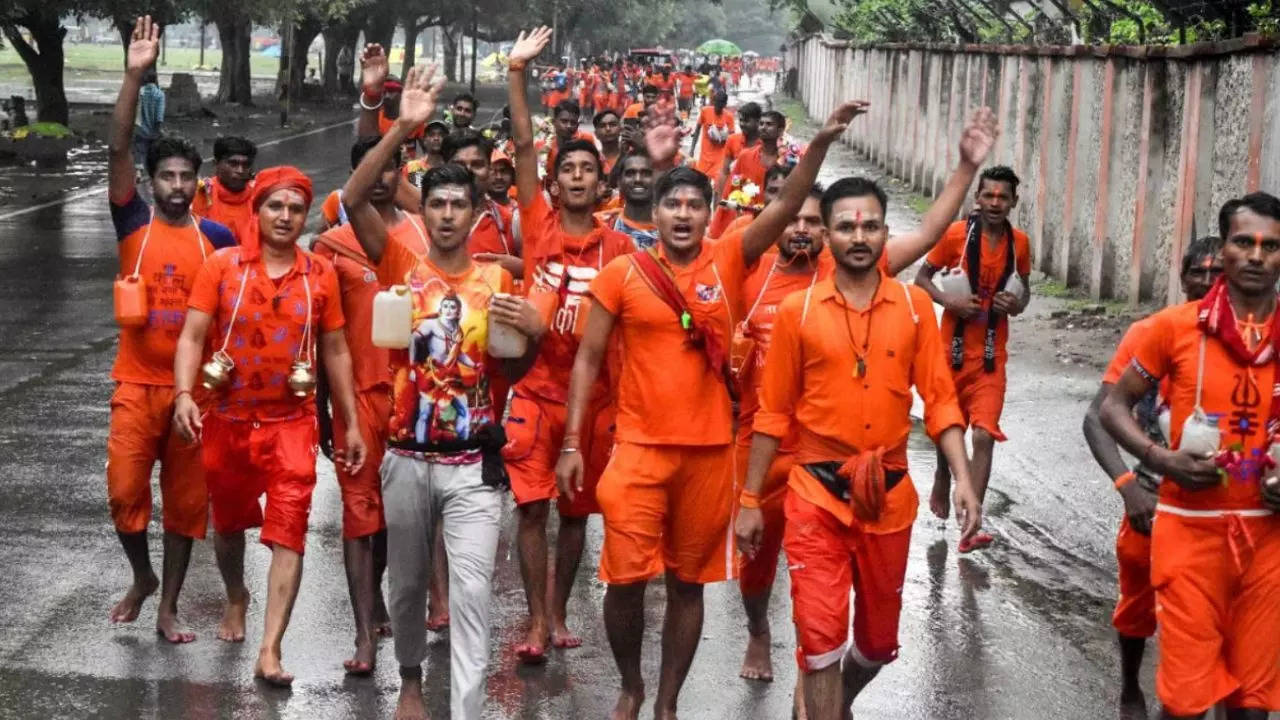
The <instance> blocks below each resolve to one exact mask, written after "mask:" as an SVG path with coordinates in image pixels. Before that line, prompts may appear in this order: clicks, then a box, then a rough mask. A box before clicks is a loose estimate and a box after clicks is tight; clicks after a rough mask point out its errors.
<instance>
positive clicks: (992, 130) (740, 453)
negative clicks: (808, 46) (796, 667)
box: [725, 108, 997, 681]
mask: <svg viewBox="0 0 1280 720" xmlns="http://www.w3.org/2000/svg"><path fill="white" fill-rule="evenodd" d="M996 135H997V131H996V127H995V118H994V116H993V115H992V114H991V112H990V110H987V109H985V108H984V109H982V110H979V111H978V112H977V113H975V115H974V117H973V120H972V121H971V122H970V124H969V126H968V127H967V128H965V132H964V135H963V136H962V138H961V141H960V164H959V166H957V167H956V169H955V171H954V172H952V173H951V177H950V178H948V180H947V184H946V186H945V187H944V188H943V190H942V193H941V194H940V195H939V196H938V200H937V202H935V203H934V204H933V206H932V207H930V208H929V211H928V212H926V213H925V214H924V216H923V217H922V218H921V220H920V228H919V229H918V230H916V231H914V232H911V233H907V234H904V235H898V236H895V237H892V238H890V239H889V241H888V244H887V245H886V246H885V249H884V252H883V253H882V254H881V255H880V265H881V266H882V267H883V268H884V270H885V273H886V274H887V275H888V276H889V277H893V276H895V275H897V274H898V273H900V272H902V271H903V270H905V269H906V268H908V267H910V266H911V265H912V264H913V263H915V261H917V260H919V259H920V258H921V257H922V256H924V254H925V253H926V252H928V251H929V250H930V249H931V248H932V247H933V246H934V244H935V243H937V242H938V239H939V238H940V237H942V233H943V232H944V231H945V230H946V229H947V227H948V226H949V225H950V224H951V219H952V218H954V217H955V216H956V213H957V212H958V211H959V210H960V204H961V203H962V202H964V199H965V196H966V194H967V193H968V190H969V184H970V183H972V182H973V178H974V176H975V175H976V174H977V172H978V168H979V167H981V165H982V163H983V161H984V160H985V159H986V156H987V154H988V153H989V152H990V151H991V148H992V147H994V145H995V140H996ZM781 169H782V166H775V168H773V169H771V170H770V173H771V174H774V170H781ZM788 174H789V171H788V172H780V173H777V176H778V177H780V178H784V179H785V178H786V176H787V175H788ZM773 184H774V183H773V182H772V180H771V181H770V182H769V183H767V184H766V194H767V195H770V202H772V201H773V199H774V198H776V196H777V192H778V191H780V190H781V187H782V180H779V181H778V182H777V190H775V192H774V193H772V194H770V193H769V192H768V190H767V188H768V187H769V186H770V185H773ZM821 198H822V190H821V188H818V187H816V186H815V187H813V188H812V189H811V190H810V191H809V197H808V198H806V199H805V201H804V204H803V205H801V206H800V212H798V213H796V214H795V215H794V216H792V218H791V220H790V222H789V223H788V224H787V226H786V229H784V230H783V232H782V234H781V235H779V236H778V241H777V243H776V247H777V253H776V254H773V253H770V254H769V255H766V256H765V262H762V263H760V266H759V267H758V268H756V271H755V272H753V273H752V274H751V276H750V277H749V278H748V279H747V283H746V287H745V288H744V289H743V298H744V299H745V300H746V302H747V303H748V305H747V312H746V315H745V317H743V319H742V321H741V322H740V323H739V324H738V327H737V329H736V335H735V340H734V347H735V349H736V350H737V352H735V358H734V372H735V375H736V376H737V379H738V382H739V383H740V385H741V387H742V398H741V401H740V403H739V410H738V437H737V446H736V451H737V458H736V465H737V469H738V473H739V475H738V478H737V480H738V481H739V483H741V482H743V481H744V480H745V476H746V471H747V458H748V455H749V453H750V450H751V437H752V424H753V422H754V419H755V417H756V412H757V410H759V407H760V403H759V389H760V380H761V375H762V373H763V372H764V362H765V357H766V355H767V353H768V348H769V340H770V334H771V332H772V330H773V323H774V319H775V317H776V316H777V313H778V308H779V306H780V305H781V303H782V301H783V299H784V298H786V297H787V296H788V295H790V294H792V293H795V292H803V291H805V290H806V289H808V288H809V287H811V286H812V285H814V283H816V282H820V281H822V280H827V279H829V278H830V277H831V275H832V273H833V272H834V270H835V266H836V265H835V262H834V261H833V259H832V257H831V253H829V252H824V248H825V241H826V226H825V224H824V223H823V220H822V213H821V202H820V201H821ZM735 237H741V230H732V229H731V230H729V231H728V232H726V234H725V239H726V240H729V239H731V238H735ZM796 443H797V437H796V435H795V434H794V433H792V434H791V435H789V436H788V437H787V438H785V440H784V441H783V442H782V444H781V445H780V446H779V447H778V450H777V453H776V455H775V457H774V460H773V463H772V464H771V465H770V466H769V472H768V473H767V474H766V476H765V484H764V486H763V487H762V488H761V489H760V491H759V493H760V511H761V513H762V514H763V516H764V531H763V535H762V536H761V537H760V548H759V550H758V551H757V552H756V554H755V556H754V557H751V558H747V557H746V556H745V555H742V556H740V557H739V560H740V561H741V562H740V564H739V567H738V586H739V588H740V589H741V591H742V604H743V607H744V608H745V609H746V614H747V631H748V633H749V635H750V637H749V639H748V641H747V650H746V655H745V657H744V658H743V660H742V670H741V672H740V673H739V674H740V675H741V676H742V677H743V678H746V679H748V680H764V681H769V680H772V679H773V661H772V659H771V658H770V655H769V648H770V646H771V643H772V637H771V635H770V632H769V594H770V591H771V590H772V588H773V581H774V576H775V574H776V572H777V567H778V552H779V551H780V549H781V548H782V536H783V528H784V527H785V523H784V521H783V520H784V512H783V503H784V499H785V497H786V491H787V478H788V476H789V474H790V472H791V466H792V465H793V464H794V463H795V447H796Z"/></svg>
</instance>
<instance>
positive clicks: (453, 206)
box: [343, 68, 544, 720]
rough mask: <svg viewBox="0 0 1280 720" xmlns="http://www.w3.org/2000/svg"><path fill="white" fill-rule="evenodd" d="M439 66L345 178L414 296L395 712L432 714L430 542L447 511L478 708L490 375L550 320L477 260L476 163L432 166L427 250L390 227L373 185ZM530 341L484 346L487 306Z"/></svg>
mask: <svg viewBox="0 0 1280 720" xmlns="http://www.w3.org/2000/svg"><path fill="white" fill-rule="evenodd" d="M434 74H435V71H434V68H428V69H426V70H423V71H420V69H419V68H413V69H411V70H410V72H409V75H408V76H407V77H406V79H405V88H404V91H403V93H402V95H401V99H400V118H399V119H398V120H397V121H396V122H395V124H393V125H392V127H391V129H390V131H389V132H388V133H387V134H386V135H385V136H384V137H383V138H382V140H381V141H380V142H379V143H378V145H377V146H376V147H374V149H373V150H371V151H370V152H369V153H368V154H367V155H366V156H365V158H364V160H363V161H361V163H360V165H359V166H358V167H357V168H356V171H355V172H354V173H353V174H352V175H351V179H350V180H348V181H347V184H346V187H345V188H344V190H343V201H344V203H346V205H347V212H348V213H349V214H350V216H351V225H352V228H353V229H354V230H355V234H356V237H357V238H358V239H359V240H360V246H361V247H362V248H363V249H364V252H365V255H367V256H368V258H369V259H370V260H372V261H373V262H375V263H377V267H378V271H377V273H378V279H379V281H380V282H382V283H384V284H387V285H404V286H406V287H407V288H408V291H409V293H410V294H411V296H412V303H413V314H412V322H411V327H410V328H405V332H406V333H409V337H407V338H406V342H407V344H408V348H407V349H406V350H396V351H394V352H392V353H391V376H392V396H391V414H390V416H389V418H388V431H389V440H388V443H387V444H388V449H387V453H386V455H385V456H384V457H383V459H382V496H383V507H384V512H385V514H386V520H387V575H388V578H389V580H390V593H389V600H390V611H391V625H392V629H393V630H394V635H395V650H396V660H397V661H398V662H399V663H400V676H401V680H402V684H401V690H400V700H399V705H398V707H397V709H396V717H397V718H399V719H400V720H410V719H413V720H416V719H418V718H425V717H426V707H425V704H424V702H423V698H422V661H423V659H424V658H425V657H426V652H427V645H426V630H425V628H424V627H423V622H422V619H423V616H424V613H425V612H426V600H427V597H426V596H427V585H428V584H429V578H430V575H431V566H432V540H433V537H434V535H435V528H436V524H437V523H443V534H444V544H445V552H446V554H447V556H448V562H449V617H450V623H451V624H450V637H449V646H450V682H451V684H450V701H449V702H450V707H451V709H452V710H451V712H452V716H453V717H456V718H475V717H480V713H481V708H482V706H483V704H484V680H485V676H486V674H487V668H488V664H489V631H490V621H489V608H490V604H491V602H492V594H493V593H492V580H493V567H494V562H495V560H496V557H495V556H496V554H497V548H498V533H499V530H500V527H499V521H500V519H501V514H502V492H503V490H504V488H505V486H506V473H505V471H504V469H503V467H502V457H501V452H502V446H503V444H504V438H503V434H502V429H501V427H500V426H499V425H498V421H499V418H500V416H501V413H502V409H501V408H498V407H495V406H494V404H493V400H492V398H491V395H490V388H489V385H490V383H491V382H492V381H493V374H494V371H495V370H496V369H497V368H498V366H499V364H501V366H502V374H503V376H504V377H505V378H507V379H509V380H513V381H514V380H519V379H520V378H521V377H522V376H523V375H524V373H525V371H526V370H528V368H529V366H530V365H531V364H532V362H533V358H534V357H535V355H536V353H537V349H538V342H537V341H538V339H539V337H540V336H541V335H542V332H543V330H544V326H543V325H542V324H541V322H540V321H539V318H538V316H537V313H536V312H535V311H534V309H533V307H532V306H530V305H529V304H528V303H527V302H525V301H524V300H523V299H521V298H518V297H515V296H512V295H511V294H510V293H511V290H512V285H513V283H512V278H511V275H510V273H508V272H507V271H506V270H503V269H502V267H501V266H499V265H497V264H495V263H475V262H472V260H471V255H470V253H469V252H468V250H467V235H468V231H469V229H470V228H471V226H472V224H473V222H474V220H475V217H476V214H477V212H478V208H479V204H480V199H481V195H480V191H479V188H477V187H476V184H475V182H474V180H473V178H472V175H471V172H470V171H468V170H467V169H466V168H464V167H462V166H461V165H457V164H454V163H446V164H444V165H442V166H440V167H436V168H432V169H431V170H428V171H427V174H426V175H425V176H424V177H423V186H422V189H423V194H422V198H423V199H422V216H423V220H424V221H425V223H426V226H427V235H428V237H429V239H430V248H429V249H428V251H427V253H426V254H425V255H423V254H421V252H419V251H416V250H415V249H414V248H412V247H409V246H406V245H405V244H404V243H402V242H400V240H399V239H397V238H396V237H395V236H394V235H391V234H389V233H388V232H387V226H386V224H385V222H384V221H383V219H382V215H381V214H379V213H378V211H377V210H376V209H375V208H374V207H373V205H372V204H371V203H370V202H369V191H370V189H371V188H372V186H373V184H374V182H375V179H376V178H377V176H378V174H379V173H380V172H381V171H382V169H383V168H384V167H386V164H387V162H388V161H389V160H390V159H391V158H392V157H393V155H394V154H395V149H396V148H397V147H398V146H399V145H400V144H401V142H403V140H404V138H405V137H406V136H407V135H408V134H409V132H411V131H412V129H413V127H414V126H415V125H416V124H418V123H421V122H422V121H423V120H424V119H426V118H428V117H430V116H431V113H432V112H433V111H434V110H435V103H436V96H437V95H438V93H439V90H440V84H441V83H436V82H433V77H434ZM491 316H492V318H493V319H494V320H496V321H497V322H499V323H503V324H506V325H508V326H511V327H513V328H514V329H515V330H516V332H518V333H520V334H521V335H524V336H525V337H526V338H528V339H529V342H528V347H527V350H526V352H525V353H524V355H523V356H522V357H517V358H509V359H505V360H498V359H496V358H494V357H492V356H491V355H490V354H489V350H490V340H491V338H490V337H489V334H488V330H487V328H488V327H489V324H490V318H491Z"/></svg>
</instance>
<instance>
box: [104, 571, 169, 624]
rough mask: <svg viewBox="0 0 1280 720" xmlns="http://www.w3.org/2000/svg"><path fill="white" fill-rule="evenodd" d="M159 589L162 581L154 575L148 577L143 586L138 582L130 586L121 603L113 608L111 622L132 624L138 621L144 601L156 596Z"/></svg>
mask: <svg viewBox="0 0 1280 720" xmlns="http://www.w3.org/2000/svg"><path fill="white" fill-rule="evenodd" d="M159 587H160V580H159V579H157V578H156V576H155V575H154V574H152V575H151V576H150V577H148V578H147V579H146V580H145V581H144V582H143V583H142V584H141V585H139V584H138V583H137V582H135V583H133V584H132V585H130V586H129V589H128V590H126V591H125V593H124V597H122V598H120V602H118V603H116V604H115V606H114V607H112V608H111V622H113V623H131V622H133V621H134V620H137V619H138V613H139V612H140V611H141V610H142V603H143V601H145V600H146V599H147V598H149V597H151V596H152V595H154V594H155V592H156V589H157V588H159Z"/></svg>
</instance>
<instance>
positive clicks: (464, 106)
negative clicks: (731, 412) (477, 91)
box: [449, 92, 480, 132]
mask: <svg viewBox="0 0 1280 720" xmlns="http://www.w3.org/2000/svg"><path fill="white" fill-rule="evenodd" d="M479 107H480V104H479V103H477V102H476V98H475V96H474V95H472V94H471V93H465V92H464V93H458V95H457V97H455V98H454V99H453V104H452V105H450V106H449V119H450V120H451V121H452V122H453V128H452V129H451V132H460V131H462V130H470V129H471V123H472V122H473V121H475V118H476V110H477V109H478V108H479Z"/></svg>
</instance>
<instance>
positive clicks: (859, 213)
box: [853, 210, 862, 224]
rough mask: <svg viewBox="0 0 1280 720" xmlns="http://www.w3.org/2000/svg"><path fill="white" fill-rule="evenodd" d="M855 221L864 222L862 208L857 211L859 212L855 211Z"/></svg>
mask: <svg viewBox="0 0 1280 720" xmlns="http://www.w3.org/2000/svg"><path fill="white" fill-rule="evenodd" d="M853 221H854V222H856V223H859V224H861V223H862V211H861V210H859V211H857V212H855V213H854V215H853Z"/></svg>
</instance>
